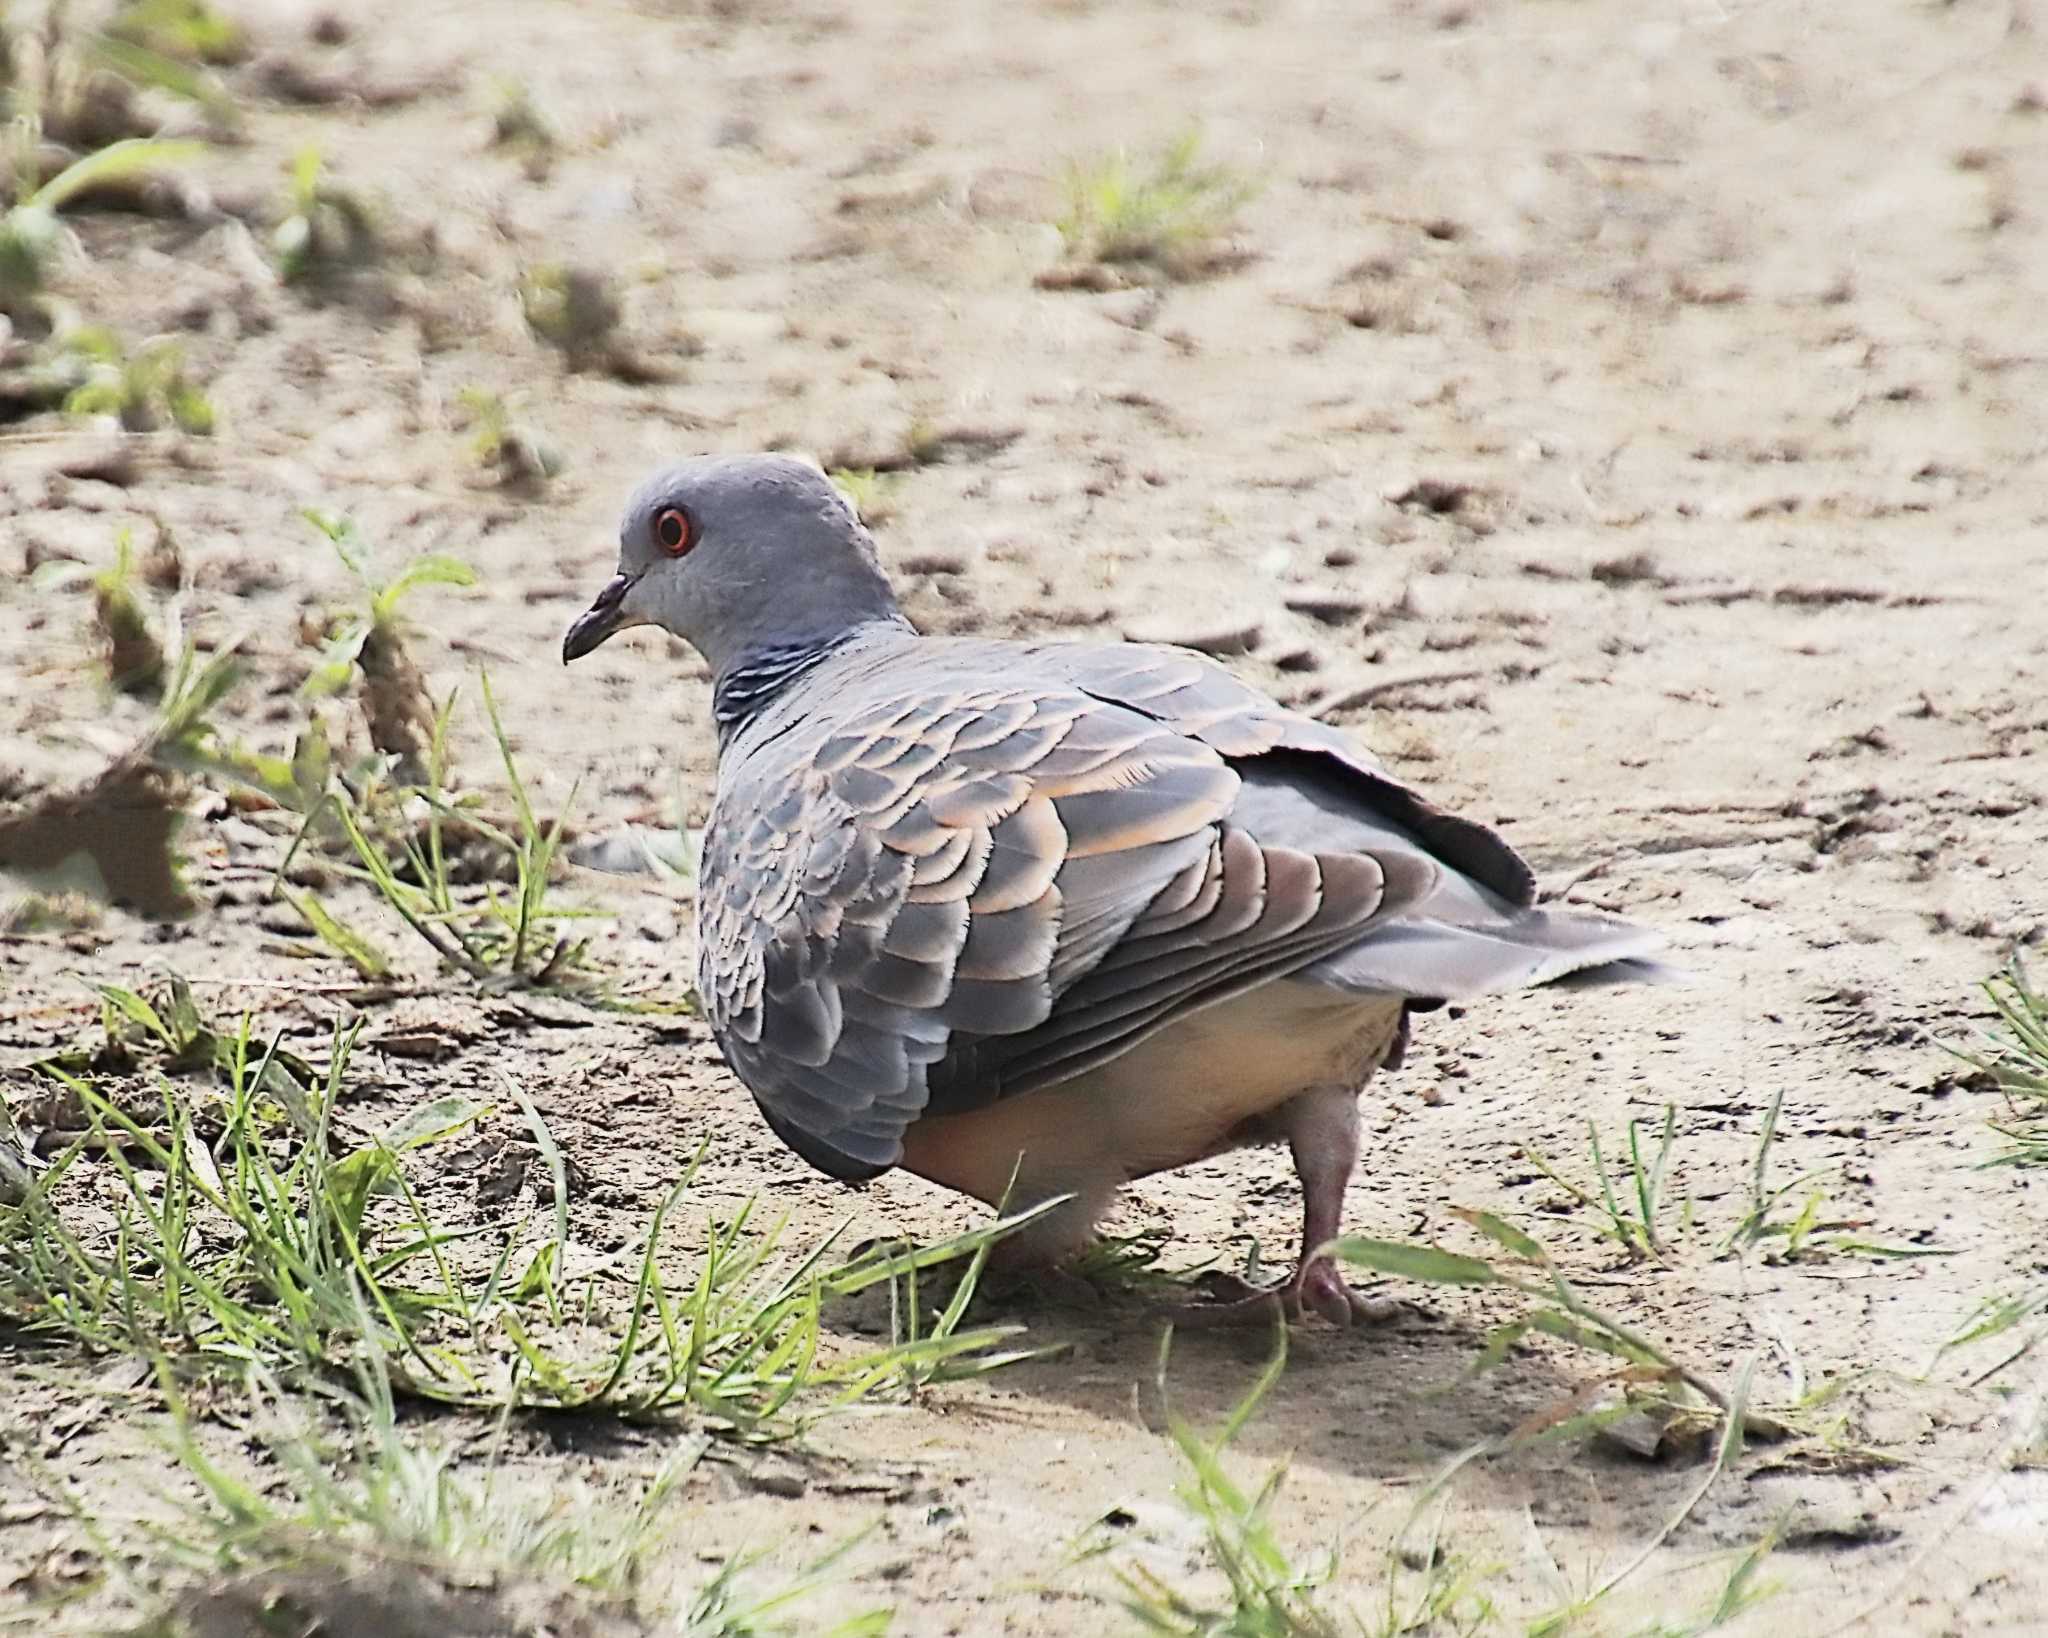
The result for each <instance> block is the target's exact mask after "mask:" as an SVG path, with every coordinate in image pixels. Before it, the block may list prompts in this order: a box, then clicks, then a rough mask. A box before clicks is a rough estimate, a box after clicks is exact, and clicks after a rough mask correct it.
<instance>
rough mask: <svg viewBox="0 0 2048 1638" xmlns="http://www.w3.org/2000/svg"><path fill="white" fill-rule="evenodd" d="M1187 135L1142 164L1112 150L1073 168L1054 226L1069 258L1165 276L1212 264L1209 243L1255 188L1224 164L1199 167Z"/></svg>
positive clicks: (1196, 143)
mask: <svg viewBox="0 0 2048 1638" xmlns="http://www.w3.org/2000/svg"><path fill="white" fill-rule="evenodd" d="M1201 145H1202V139H1201V134H1200V132H1198V131H1189V132H1187V133H1185V134H1183V135H1182V136H1179V137H1177V138H1175V139H1174V140H1173V141H1172V142H1170V143H1168V144H1167V145H1166V146H1165V147H1164V148H1163V149H1161V150H1160V151H1159V152H1158V153H1157V154H1155V155H1153V156H1152V157H1150V158H1149V159H1145V160H1139V159H1135V158H1133V157H1132V156H1131V155H1130V154H1129V153H1128V152H1126V151H1125V150H1124V149H1121V148H1119V149H1117V150H1115V151H1114V152H1112V153H1109V154H1106V155H1104V156H1102V157H1100V158H1098V159H1092V160H1087V161H1084V162H1081V163H1079V164H1076V165H1073V166H1071V167H1070V168H1069V169H1068V172H1067V176H1066V185H1065V186H1066V209H1065V211H1064V212H1063V213H1062V214H1061V216H1060V217H1059V219H1058V221H1057V222H1056V223H1055V224H1054V226H1055V227H1057V228H1058V230H1059V235H1060V238H1061V240H1062V241H1063V243H1064V244H1065V246H1066V251H1067V255H1068V257H1069V258H1070V259H1073V260H1077V261H1085V262H1106V263H1146V264H1149V265H1151V266H1153V267H1156V268H1158V269H1159V270H1161V271H1162V272H1166V273H1169V274H1182V275H1185V274H1190V273H1195V272H1199V271H1201V270H1202V269H1203V268H1204V267H1205V266H1208V265H1212V264H1213V263H1214V261H1215V260H1216V257H1217V241H1218V240H1219V239H1220V238H1221V237H1222V236H1223V235H1224V234H1226V233H1228V232H1229V231H1230V228H1231V227H1232V225H1233V224H1234V223H1235V221H1236V219H1237V213H1238V212H1239V211H1240V210H1241V209H1242V208H1243V207H1244V206H1245V205H1246V204H1247V203H1249V202H1250V200H1251V199H1252V198H1253V197H1254V195H1256V194H1257V192H1258V186H1257V184H1256V183H1255V182H1253V181H1252V180H1250V179H1249V178H1247V177H1245V176H1243V175H1241V174H1240V173H1238V172H1237V171H1235V170H1233V169H1231V168H1230V167H1229V166H1227V165H1211V164H1204V163H1203V162H1202V160H1201V157H1200V155H1201Z"/></svg>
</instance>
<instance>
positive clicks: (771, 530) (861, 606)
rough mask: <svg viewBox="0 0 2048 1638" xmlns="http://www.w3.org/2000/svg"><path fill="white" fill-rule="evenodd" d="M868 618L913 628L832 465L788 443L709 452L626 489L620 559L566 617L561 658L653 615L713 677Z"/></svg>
mask: <svg viewBox="0 0 2048 1638" xmlns="http://www.w3.org/2000/svg"><path fill="white" fill-rule="evenodd" d="M877 624H882V625H890V626H895V627H898V628H901V629H904V630H908V629H909V622H908V621H906V620H905V619H904V617H903V614H902V611H901V610H899V609H898V608H897V606H896V597H895V594H894V593H893V592H892V591H891V590H890V589H889V581H888V577H887V576H886V575H884V574H883V572H882V566H881V562H880V560H879V559H878V558H877V557H876V555H875V544H874V541H873V540H872V539H871V538H870V537H869V535H868V532H867V531H866V530H865V529H863V528H862V527H861V525H860V521H859V520H858V519H857V518H856V517H855V516H854V513H853V509H852V507H851V506H849V505H848V504H847V502H846V501H845V499H844V498H843V497H842V496H841V495H840V493H839V490H838V488H837V486H836V485H834V484H833V482H832V480H831V479H829V478H827V477H826V476H825V474H824V473H823V472H821V471H820V470H819V469H818V468H817V467H815V466H813V465H811V464H810V463H809V462H806V461H800V460H796V459H793V458H792V457H789V456H786V455H727V456H705V457H701V458H699V459H696V460H689V461H681V462H678V463H677V464H675V465H674V466H669V467H664V468H663V469H662V470H661V471H659V472H657V473H655V474H654V475H653V476H652V477H650V478H649V479H648V480H647V481H646V482H645V483H643V484H641V485H640V487H639V488H638V489H636V490H634V491H633V497H632V499H631V500H629V501H628V502H627V503H626V513H625V517H624V518H623V519H622V520H621V522H620V524H619V572H618V574H617V575H616V576H615V577H614V578H613V579H612V580H611V581H610V583H609V584H607V585H606V586H605V588H604V590H602V591H601V592H599V593H598V594H597V600H596V601H595V602H594V603H592V604H591V606H590V608H589V610H588V611H587V612H585V613H584V614H583V615H581V616H580V617H579V618H578V619H577V621H576V623H575V624H574V625H572V626H570V628H569V630H568V633H567V635H565V636H564V637H563V639H562V659H563V661H564V662H565V663H566V662H567V661H570V660H576V659H580V658H582V656H584V655H585V654H588V653H589V652H590V651H591V650H592V649H594V648H596V647H597V646H598V644H600V643H602V642H603V641H604V640H605V639H606V638H608V637H610V636H611V635H612V634H613V633H614V632H618V631H624V630H625V629H626V628H627V627H629V626H650V625H651V626H660V627H661V628H662V629H663V630H664V631H668V632H672V633H673V634H674V635H676V636H678V637H680V638H682V639H683V640H684V641H685V642H687V643H689V644H690V645H691V647H693V648H695V649H696V650H697V652H698V653H700V654H702V655H703V656H704V658H705V660H706V661H707V662H708V663H709V664H710V666H711V673H712V677H713V679H714V682H722V681H723V680H724V679H725V678H726V677H727V676H728V675H729V674H731V673H733V672H735V671H738V670H741V669H744V668H746V667H749V666H750V665H753V664H755V663H756V662H757V661H758V660H760V659H761V658H762V657H764V656H771V655H779V656H793V655H800V654H803V653H807V652H816V651H818V650H820V649H823V648H826V647H829V646H830V645H832V644H834V643H837V642H839V641H840V640H842V639H843V638H845V637H846V636H847V635H849V634H850V633H853V632H856V631H858V630H860V629H862V628H864V627H867V626H872V625H877Z"/></svg>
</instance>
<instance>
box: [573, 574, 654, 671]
mask: <svg viewBox="0 0 2048 1638" xmlns="http://www.w3.org/2000/svg"><path fill="white" fill-rule="evenodd" d="M633 579H634V577H633V576H632V575H627V574H620V575H613V576H612V578H611V579H610V580H608V581H606V582H605V588H604V590H603V591H601V592H599V593H598V594H597V601H596V602H594V603H592V604H591V605H590V607H589V608H587V609H585V610H584V611H583V612H582V613H581V614H579V615H578V616H577V617H576V623H575V624H574V625H573V626H571V627H570V628H569V629H568V631H567V632H566V633H565V634H564V635H563V637H562V663H563V664H564V665H567V664H568V663H569V662H570V661H571V660H580V659H582V658H583V656H584V655H586V654H588V653H589V652H590V651H591V650H592V649H593V648H595V647H597V645H598V644H599V643H601V642H603V641H604V640H605V639H606V638H607V637H609V636H610V635H611V634H612V633H613V632H615V631H617V630H618V629H619V628H620V627H621V626H623V625H629V624H637V623H638V622H636V621H628V620H627V619H626V614H625V610H626V593H627V592H629V591H631V590H632V589H633Z"/></svg>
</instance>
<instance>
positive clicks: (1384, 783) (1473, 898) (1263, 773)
mask: <svg viewBox="0 0 2048 1638" xmlns="http://www.w3.org/2000/svg"><path fill="white" fill-rule="evenodd" d="M1035 653H1036V655H1037V656H1038V657H1039V660H1040V663H1042V664H1044V665H1046V666H1047V667H1057V668H1058V669H1059V671H1060V672H1061V673H1062V674H1063V675H1064V676H1065V677H1066V679H1067V680H1068V681H1069V682H1070V683H1071V684H1072V685H1073V686H1075V687H1078V688H1082V689H1085V690H1086V691H1088V692H1089V693H1091V694H1093V695H1095V696H1097V697H1099V698H1102V699H1106V700H1114V701H1116V702H1117V703H1119V704H1121V705H1124V706H1127V707H1129V708H1130V709H1132V710H1134V711H1139V712H1142V713H1144V714H1145V715H1147V716H1150V717H1152V718H1154V719H1155V720H1157V721H1158V722H1160V723H1161V724H1162V725H1165V726H1169V727H1172V728H1174V729H1176V730H1178V731H1179V732H1181V733H1183V734H1187V735H1189V736H1191V737H1192V738H1194V739H1197V740H1199V741H1200V742H1201V743H1203V744H1205V745H1208V746H1210V747H1212V748H1213V749H1215V750H1216V751H1218V752H1220V753H1221V754H1222V755H1223V756H1224V757H1225V758H1226V759H1227V760H1229V761H1230V762H1231V764H1232V765H1233V766H1234V767H1235V768H1236V769H1237V771H1238V773H1239V774H1240V776H1241V777H1242V779H1243V781H1244V784H1243V788H1242V790H1241V791H1240V793H1239V796H1238V800H1237V802H1236V804H1235V805H1234V806H1233V808H1232V809H1231V820H1232V822H1233V823H1234V824H1238V825H1241V826H1243V827H1244V828H1245V829H1246V830H1248V831H1249V832H1251V834H1252V835H1254V836H1256V837H1258V838H1259V840H1260V841H1261V842H1262V843H1265V844H1267V845H1269V846H1282V847H1289V848H1294V849H1297V850H1304V851H1310V852H1316V853H1367V854H1370V855H1371V856H1373V857H1374V858H1376V859H1378V860H1380V861H1381V863H1382V865H1388V864H1390V863H1391V862H1392V861H1394V860H1396V859H1400V858H1402V857H1403V856H1404V855H1416V854H1420V855H1421V856H1423V857H1424V858H1426V859H1427V860H1429V861H1430V862H1431V863H1433V864H1436V865H1438V866H1440V867H1441V869H1440V871H1439V873H1438V875H1437V877H1436V879H1435V882H1434V884H1433V885H1432V886H1431V888H1430V890H1429V891H1428V892H1427V893H1426V894H1424V895H1423V896H1422V897H1421V898H1420V899H1418V900H1416V901H1414V902H1412V903H1410V904H1408V905H1407V906H1406V907H1405V908H1404V911H1403V914H1402V915H1401V917H1400V918H1399V920H1398V921H1394V922H1387V921H1381V922H1377V923H1375V924H1374V925H1373V926H1372V927H1371V928H1370V929H1368V930H1366V931H1365V933H1364V934H1363V936H1361V937H1359V938H1357V939H1354V940H1352V941H1351V942H1350V943H1348V944H1347V945H1345V946H1344V947H1342V948H1341V949H1339V950H1336V951H1333V952H1332V953H1331V954H1330V955H1329V956H1327V957H1326V958H1324V959H1322V960H1320V961H1318V962H1316V963H1315V964H1314V965H1313V966H1311V967H1309V968H1306V969H1304V970H1303V971H1302V974H1301V976H1302V977H1304V978H1306V979H1308V980H1310V981H1312V982H1315V983H1320V984H1326V985H1330V986H1333V987H1336V988H1340V989H1345V990H1350V991H1353V992H1356V993H1372V994H1380V995H1398V996H1406V997H1413V998H1417V999H1420V998H1436V999H1458V998H1461V997H1466V996H1473V995H1479V994H1483V993H1487V992H1490V991H1498V990H1507V989H1517V988H1521V987H1523V986H1525V985H1531V984H1545V983H1551V982H1554V981H1556V980H1558V979H1560V978H1565V977H1568V976H1575V981H1577V982H1593V983H1599V982H1621V981H1642V980H1648V981H1652V982H1656V981H1664V980H1669V979H1674V978H1677V977H1679V976H1680V975H1679V974H1678V973H1677V972H1676V971H1675V970H1674V969H1672V968H1669V967H1666V966H1664V965H1663V964H1662V963H1660V962H1657V961H1655V960H1652V959H1649V958H1650V957H1651V955H1652V952H1654V951H1656V950H1659V949H1661V948H1662V946H1663V940H1662V939H1660V938H1659V937H1658V936H1657V935H1656V934H1654V933H1652V932H1650V931H1649V930H1647V929H1645V928H1642V927H1638V926H1635V925H1633V924H1631V923H1629V922H1625V921H1622V920H1619V919H1618V918H1615V917H1611V916H1602V915H1596V914H1590V913H1587V912H1584V911H1573V910H1549V909H1542V910H1539V909H1535V908H1532V907H1533V905H1534V903H1535V898H1536V878H1535V876H1534V874H1533V873H1532V872H1531V871H1530V869H1529V867H1528V865H1527V864H1526V863H1524V862H1523V860H1522V858H1521V856H1520V855H1519V854H1518V853H1516V852H1515V851H1514V849H1513V848H1511V847H1510V846H1509V845H1508V844H1507V843H1506V842H1505V841H1503V840H1502V839H1501V837H1500V836H1498V835H1497V834H1496V833H1495V832H1493V831H1492V830H1490V829H1488V828H1487V827H1486V826H1485V825H1482V824H1480V823H1478V822H1477V821H1475V820H1471V819H1465V818H1461V817H1459V816H1458V815H1456V814H1450V813H1445V812H1444V811H1443V810H1442V809H1440V808H1437V807H1435V806H1434V805H1432V804H1431V803H1429V802H1428V801H1426V800H1425V799H1424V798H1422V797H1421V796H1419V795H1418V794H1417V793H1416V792H1414V791H1412V790H1410V789H1409V788H1408V787H1407V786H1406V785H1403V784H1401V783H1400V782H1399V781H1397V780H1395V779H1393V778H1391V777H1390V776H1389V775H1388V774H1387V773H1386V771H1385V770H1384V769H1382V768H1381V767H1380V765H1379V764H1378V763H1377V762H1376V761H1374V760H1373V758H1372V757H1371V756H1370V755H1368V754H1367V753H1366V752H1365V750H1364V749H1363V748H1362V747H1360V746H1359V745H1358V744H1357V743H1356V742H1355V741H1353V740H1352V739H1351V738H1349V737H1348V736H1347V735H1345V734H1343V733H1342V732H1340V731H1339V730H1337V729H1335V728H1332V727H1330V726H1329V725H1328V724H1326V723H1320V722H1316V721H1314V720H1313V719H1311V718H1308V717H1304V716H1302V715H1300V714H1299V713H1298V712H1294V711H1289V710H1287V709H1286V708H1285V707H1283V706H1281V705H1278V704H1276V703H1275V702H1274V701H1272V700H1270V699H1268V698H1266V696H1265V695H1263V694H1261V693H1259V692H1258V691H1257V690H1256V689H1253V688H1250V687H1248V686H1246V685H1245V684H1244V683H1242V682H1240V681H1238V679H1237V678H1236V677H1234V676H1232V675H1231V674H1230V673H1229V672H1228V671H1225V670H1224V669H1223V668H1222V667H1221V666H1218V665H1216V664H1214V663H1212V662H1211V661H1208V660H1205V659H1202V658H1201V657H1200V656H1198V655H1193V654H1188V653H1185V652H1183V651H1180V650H1175V649H1160V648H1154V647H1149V646H1146V645H1141V644H1134V643H1124V644H1108V645H1097V644H1087V645H1083V644H1078V643H1077V644H1048V645H1044V646H1042V647H1040V648H1038V649H1036V650H1035Z"/></svg>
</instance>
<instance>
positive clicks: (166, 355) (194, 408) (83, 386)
mask: <svg viewBox="0 0 2048 1638" xmlns="http://www.w3.org/2000/svg"><path fill="white" fill-rule="evenodd" d="M62 345H63V347H64V348H65V349H66V350H67V351H69V352H71V353H73V354H75V355H77V356H78V357H79V358H81V359H82V360H84V362H85V365H86V371H87V376H86V379H85V380H84V381H83V382H82V383H80V384H79V385H78V386H76V387H74V388H73V389H72V390H71V392H70V393H69V394H68V395H67V396H66V397H65V399H64V410H65V413H66V414H69V415H111V416H113V417H114V418H115V419H116V420H118V421H119V422H120V423H121V427H122V430H123V431H126V432H153V431H155V430H156V429H157V428H159V427H162V426H165V425H170V426H175V427H176V428H177V429H178V430H179V431H180V432H189V433H192V434H194V435H195V436H199V437H204V436H206V435H207V434H209V433H211V432H212V431H213V428H214V409H213V401H212V400H211V399H209V398H208V397H207V396H206V394H205V392H203V391H202V390H201V389H200V388H199V387H198V386H196V385H195V384H194V383H193V382H192V381H191V379H190V378H189V377H188V376H187V375H186V373H185V350H184V348H182V347H181V346H179V345H178V343H177V342H175V341H173V340H171V339H169V338H168V337H163V336H159V337H157V338H155V339H153V340H150V341H145V342H144V343H143V344H142V345H141V346H140V347H138V348H137V349H136V350H135V351H134V352H132V353H130V352H127V351H125V350H124V349H123V348H122V345H121V338H120V337H119V336H117V335H115V334H114V333H113V331H111V330H108V329H106V328H104V327H102V326H98V325H87V326H83V327H81V328H79V329H76V330H73V331H71V332H69V333H68V334H67V335H66V336H65V337H64V338H63V341H62Z"/></svg>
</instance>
